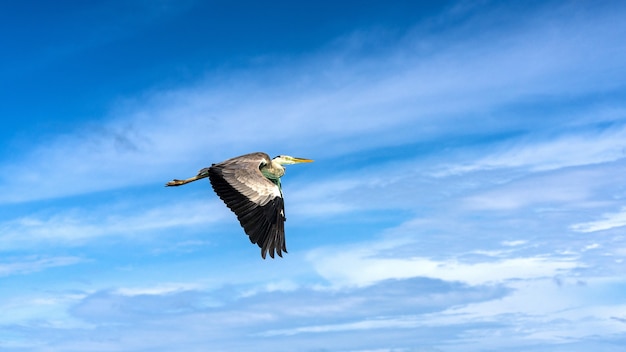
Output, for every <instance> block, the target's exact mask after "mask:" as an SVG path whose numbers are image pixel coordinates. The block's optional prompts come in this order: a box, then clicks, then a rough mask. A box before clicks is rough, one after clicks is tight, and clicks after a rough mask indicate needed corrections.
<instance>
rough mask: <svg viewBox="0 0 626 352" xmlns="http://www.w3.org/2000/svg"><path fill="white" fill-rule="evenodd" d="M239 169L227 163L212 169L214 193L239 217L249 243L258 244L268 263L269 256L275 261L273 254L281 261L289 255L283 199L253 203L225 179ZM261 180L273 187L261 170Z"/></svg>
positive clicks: (277, 197) (216, 165)
mask: <svg viewBox="0 0 626 352" xmlns="http://www.w3.org/2000/svg"><path fill="white" fill-rule="evenodd" d="M268 159H269V158H268ZM236 166H237V165H233V164H232V163H231V164H229V163H228V161H226V162H224V163H220V164H215V165H213V166H211V167H210V168H209V170H208V172H209V180H210V181H211V186H213V190H214V191H215V193H217V195H218V196H219V197H220V198H221V199H222V200H223V201H224V203H226V206H228V208H230V209H231V210H232V211H233V212H234V213H235V215H237V219H238V220H239V223H240V224H241V226H242V227H243V229H244V231H245V232H246V234H247V235H248V236H249V238H250V242H252V243H255V244H257V245H258V246H259V247H260V248H261V256H262V257H263V259H265V256H266V254H267V253H268V252H269V255H270V257H272V258H274V253H276V254H278V256H280V257H282V252H285V253H287V246H286V244H285V216H284V214H285V204H284V201H283V198H282V197H279V196H276V197H274V198H271V199H270V200H269V201H268V202H267V203H266V204H264V205H261V204H257V203H255V202H253V201H251V200H250V199H249V198H248V197H246V196H245V195H244V194H242V193H241V192H239V191H237V189H236V188H235V187H234V186H233V185H231V184H230V183H229V182H228V181H227V180H226V178H225V177H224V170H225V169H228V171H227V172H226V173H227V174H228V173H229V172H236V170H235V171H233V170H230V168H233V167H236ZM258 166H260V164H259V165H257V167H258ZM238 167H239V168H241V167H242V166H241V165H239V166H238ZM258 177H260V178H259V182H268V183H271V181H269V180H268V179H266V178H265V176H263V175H262V174H261V172H260V170H258ZM230 179H231V182H235V181H232V180H233V178H232V177H230ZM238 186H240V185H238ZM272 186H274V185H272Z"/></svg>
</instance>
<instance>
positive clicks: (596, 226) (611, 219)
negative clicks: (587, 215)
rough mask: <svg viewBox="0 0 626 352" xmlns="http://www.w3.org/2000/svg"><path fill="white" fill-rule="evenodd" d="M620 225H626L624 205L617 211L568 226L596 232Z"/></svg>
mask: <svg viewBox="0 0 626 352" xmlns="http://www.w3.org/2000/svg"><path fill="white" fill-rule="evenodd" d="M622 226H626V207H624V208H622V209H621V210H620V211H619V212H617V213H609V214H604V215H603V216H602V219H600V220H596V221H589V222H581V223H578V224H574V225H572V226H571V227H570V228H571V229H572V230H574V231H577V232H596V231H603V230H609V229H613V228H616V227H622Z"/></svg>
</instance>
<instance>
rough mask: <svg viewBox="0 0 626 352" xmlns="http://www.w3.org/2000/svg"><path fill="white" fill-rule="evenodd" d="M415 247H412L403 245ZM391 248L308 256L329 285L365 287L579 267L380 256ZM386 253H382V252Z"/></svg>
mask: <svg viewBox="0 0 626 352" xmlns="http://www.w3.org/2000/svg"><path fill="white" fill-rule="evenodd" d="M406 245H416V244H415V243H405V244H403V246H406ZM394 247H395V244H391V243H387V242H386V241H380V242H378V243H368V244H364V245H360V246H358V247H353V248H342V249H341V250H334V251H328V250H314V251H313V252H311V253H310V254H309V259H310V260H311V261H312V264H313V266H314V267H315V269H316V270H317V272H318V273H319V275H321V276H322V277H324V278H325V279H326V280H328V281H329V282H330V283H331V285H336V286H339V287H341V286H346V285H347V286H353V285H356V286H367V285H371V284H373V283H376V282H379V281H381V280H387V279H406V278H411V277H428V278H433V279H441V280H446V281H460V282H465V283H468V284H472V285H480V284H487V283H497V282H503V281H507V280H520V279H521V280H527V279H535V278H542V277H551V276H554V275H557V274H559V273H563V272H568V271H570V270H573V269H575V268H578V267H581V264H580V263H578V262H577V261H576V258H574V257H553V258H549V257H541V256H534V257H513V256H509V257H508V258H504V259H495V260H494V259H492V260H490V261H481V262H477V263H476V262H462V261H460V260H457V259H455V258H450V259H444V260H434V259H430V258H428V257H408V258H402V257H397V256H395V257H393V258H389V257H387V256H381V255H380V254H379V253H380V251H381V249H384V248H386V249H385V250H386V251H388V250H390V249H392V248H394ZM384 253H386V252H384Z"/></svg>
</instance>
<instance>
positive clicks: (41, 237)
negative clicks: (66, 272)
mask: <svg viewBox="0 0 626 352" xmlns="http://www.w3.org/2000/svg"><path fill="white" fill-rule="evenodd" d="M227 215H229V214H228V211H227V210H226V209H225V207H223V206H222V204H221V202H220V201H219V200H214V201H212V202H209V201H199V200H186V201H176V202H173V203H170V204H167V205H156V206H155V207H152V208H151V207H145V206H142V207H138V206H137V204H136V203H134V204H133V207H132V208H131V209H129V208H128V206H127V205H122V206H120V205H117V206H116V205H112V204H107V206H106V207H104V208H102V207H101V206H94V207H92V208H82V209H81V208H73V209H64V210H62V211H60V212H56V213H53V214H44V213H40V214H32V215H28V216H24V217H20V218H16V219H12V220H9V221H6V222H4V223H0V229H1V230H2V231H1V234H0V247H1V248H2V249H4V250H9V249H16V248H22V249H24V248H30V247H32V246H33V245H41V244H44V243H45V244H51V243H54V244H55V245H70V246H72V245H80V244H84V243H86V242H88V241H89V240H92V239H95V238H98V237H106V236H126V237H134V236H141V233H145V232H146V231H156V230H163V229H169V228H177V227H189V226H206V225H207V224H210V223H215V222H217V221H220V220H221V219H223V218H224V217H225V216H227Z"/></svg>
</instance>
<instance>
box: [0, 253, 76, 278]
mask: <svg viewBox="0 0 626 352" xmlns="http://www.w3.org/2000/svg"><path fill="white" fill-rule="evenodd" d="M83 261H84V259H82V258H80V257H74V256H63V257H38V256H28V257H24V258H12V260H8V261H6V262H4V263H0V276H8V275H16V274H29V273H33V272H37V271H42V270H45V269H48V268H54V267H59V266H67V265H75V264H78V263H80V262H83Z"/></svg>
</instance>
